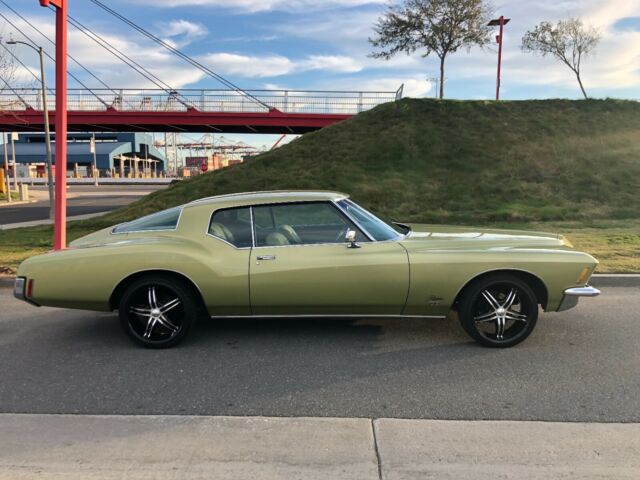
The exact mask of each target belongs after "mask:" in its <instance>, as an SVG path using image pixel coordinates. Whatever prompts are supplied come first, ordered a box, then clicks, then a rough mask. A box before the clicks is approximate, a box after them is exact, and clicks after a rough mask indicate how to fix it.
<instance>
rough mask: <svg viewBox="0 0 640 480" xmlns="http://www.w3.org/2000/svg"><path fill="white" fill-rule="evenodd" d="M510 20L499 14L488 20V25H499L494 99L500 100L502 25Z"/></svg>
mask: <svg viewBox="0 0 640 480" xmlns="http://www.w3.org/2000/svg"><path fill="white" fill-rule="evenodd" d="M510 20H511V19H510V18H504V16H502V15H501V16H500V18H498V19H495V20H491V21H490V22H489V26H490V27H496V26H499V27H500V34H499V35H498V36H497V37H496V40H497V41H498V77H497V79H496V100H500V81H501V79H500V75H501V71H500V70H501V68H502V38H503V33H504V26H505V25H506V24H507V23H509V21H510Z"/></svg>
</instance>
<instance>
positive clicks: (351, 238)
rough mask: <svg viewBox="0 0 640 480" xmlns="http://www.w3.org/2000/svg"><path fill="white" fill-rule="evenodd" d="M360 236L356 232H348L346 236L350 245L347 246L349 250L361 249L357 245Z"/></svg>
mask: <svg viewBox="0 0 640 480" xmlns="http://www.w3.org/2000/svg"><path fill="white" fill-rule="evenodd" d="M357 235H358V234H357V233H356V231H355V230H347V234H346V235H345V239H344V240H345V242H347V243H348V244H349V245H347V248H360V245H358V244H357V243H356V236H357Z"/></svg>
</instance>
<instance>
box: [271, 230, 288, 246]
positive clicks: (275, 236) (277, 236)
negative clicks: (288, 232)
mask: <svg viewBox="0 0 640 480" xmlns="http://www.w3.org/2000/svg"><path fill="white" fill-rule="evenodd" d="M265 244H266V245H267V246H270V247H277V246H281V245H290V244H291V242H289V239H288V238H287V237H285V236H284V235H283V234H282V233H280V232H273V233H270V234H269V235H267V238H265Z"/></svg>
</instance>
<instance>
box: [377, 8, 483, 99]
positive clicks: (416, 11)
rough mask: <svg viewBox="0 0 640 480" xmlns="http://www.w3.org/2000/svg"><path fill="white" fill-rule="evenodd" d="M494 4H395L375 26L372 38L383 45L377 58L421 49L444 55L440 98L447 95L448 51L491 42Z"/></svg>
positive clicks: (451, 51) (429, 52)
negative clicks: (445, 73)
mask: <svg viewBox="0 0 640 480" xmlns="http://www.w3.org/2000/svg"><path fill="white" fill-rule="evenodd" d="M489 15H490V8H489V5H488V4H487V3H486V2H485V1H484V0H404V2H403V4H402V5H398V6H391V7H389V10H388V11H387V12H386V13H385V14H384V16H382V17H381V18H380V19H379V20H378V22H377V23H376V25H375V26H374V32H375V36H374V37H372V38H369V42H370V43H371V44H372V45H373V46H374V47H377V48H379V50H378V51H376V52H374V53H372V54H371V56H372V57H374V58H384V59H385V60H389V59H390V58H391V57H393V56H394V55H395V54H397V53H400V52H404V53H406V54H407V55H409V54H411V53H413V52H415V51H416V50H421V51H422V52H423V55H422V56H423V57H427V56H429V55H430V54H432V53H434V54H436V55H437V56H438V58H439V59H440V98H443V97H444V65H445V60H446V58H447V55H449V54H451V53H455V52H456V51H458V50H459V49H460V48H462V47H466V48H467V49H470V48H471V47H472V46H474V45H478V46H481V47H482V46H485V45H487V44H488V43H489V42H490V39H491V34H490V28H489V27H488V26H487V22H488V20H489Z"/></svg>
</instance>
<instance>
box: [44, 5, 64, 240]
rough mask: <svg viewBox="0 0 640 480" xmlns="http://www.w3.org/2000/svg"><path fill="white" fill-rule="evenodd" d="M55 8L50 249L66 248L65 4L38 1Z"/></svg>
mask: <svg viewBox="0 0 640 480" xmlns="http://www.w3.org/2000/svg"><path fill="white" fill-rule="evenodd" d="M49 4H52V5H53V6H55V7H56V112H55V114H56V117H55V127H56V179H55V183H56V193H55V220H54V225H53V248H54V250H62V249H64V248H66V245H67V7H68V4H67V0H40V5H42V6H43V7H48V6H49Z"/></svg>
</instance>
